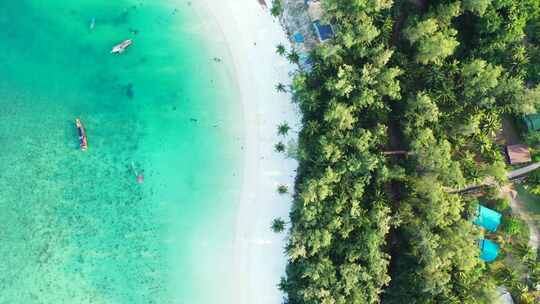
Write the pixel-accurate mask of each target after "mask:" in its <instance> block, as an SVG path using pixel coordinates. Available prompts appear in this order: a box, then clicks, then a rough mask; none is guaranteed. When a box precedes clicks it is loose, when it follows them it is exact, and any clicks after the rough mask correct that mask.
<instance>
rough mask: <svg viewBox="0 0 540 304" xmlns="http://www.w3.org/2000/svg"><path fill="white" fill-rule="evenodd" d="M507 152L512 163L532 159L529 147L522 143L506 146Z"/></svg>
mask: <svg viewBox="0 0 540 304" xmlns="http://www.w3.org/2000/svg"><path fill="white" fill-rule="evenodd" d="M506 154H507V156H508V162H509V163H510V164H511V165H517V164H525V163H528V162H530V161H531V160H532V159H531V152H530V151H529V147H527V146H526V145H522V144H518V145H510V146H506Z"/></svg>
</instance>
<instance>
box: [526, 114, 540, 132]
mask: <svg viewBox="0 0 540 304" xmlns="http://www.w3.org/2000/svg"><path fill="white" fill-rule="evenodd" d="M523 122H524V123H525V125H526V126H527V130H528V131H529V132H530V131H538V130H540V114H538V113H536V114H531V115H525V116H524V117H523Z"/></svg>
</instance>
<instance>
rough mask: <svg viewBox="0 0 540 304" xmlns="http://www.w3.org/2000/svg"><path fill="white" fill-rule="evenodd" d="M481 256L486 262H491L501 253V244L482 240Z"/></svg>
mask: <svg viewBox="0 0 540 304" xmlns="http://www.w3.org/2000/svg"><path fill="white" fill-rule="evenodd" d="M479 245H480V258H481V259H482V260H484V261H486V262H491V261H493V260H495V259H496V258H497V255H499V245H497V243H495V242H492V241H490V240H485V239H482V240H480V243H479Z"/></svg>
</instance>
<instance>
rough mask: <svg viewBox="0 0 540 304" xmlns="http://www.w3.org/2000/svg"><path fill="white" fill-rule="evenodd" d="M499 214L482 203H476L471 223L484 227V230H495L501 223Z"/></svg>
mask: <svg viewBox="0 0 540 304" xmlns="http://www.w3.org/2000/svg"><path fill="white" fill-rule="evenodd" d="M501 216H502V215H501V214H500V213H499V212H497V211H495V210H491V209H489V208H486V207H484V206H482V205H478V210H477V212H476V218H475V219H474V221H473V223H475V224H476V225H478V226H482V227H484V228H485V229H486V230H489V231H491V232H495V231H497V227H499V224H500V223H501Z"/></svg>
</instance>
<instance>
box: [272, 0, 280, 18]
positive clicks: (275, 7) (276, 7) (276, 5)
mask: <svg viewBox="0 0 540 304" xmlns="http://www.w3.org/2000/svg"><path fill="white" fill-rule="evenodd" d="M281 12H283V5H282V3H281V0H274V1H273V2H272V8H271V9H270V14H272V16H274V17H278V16H279V15H281Z"/></svg>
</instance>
